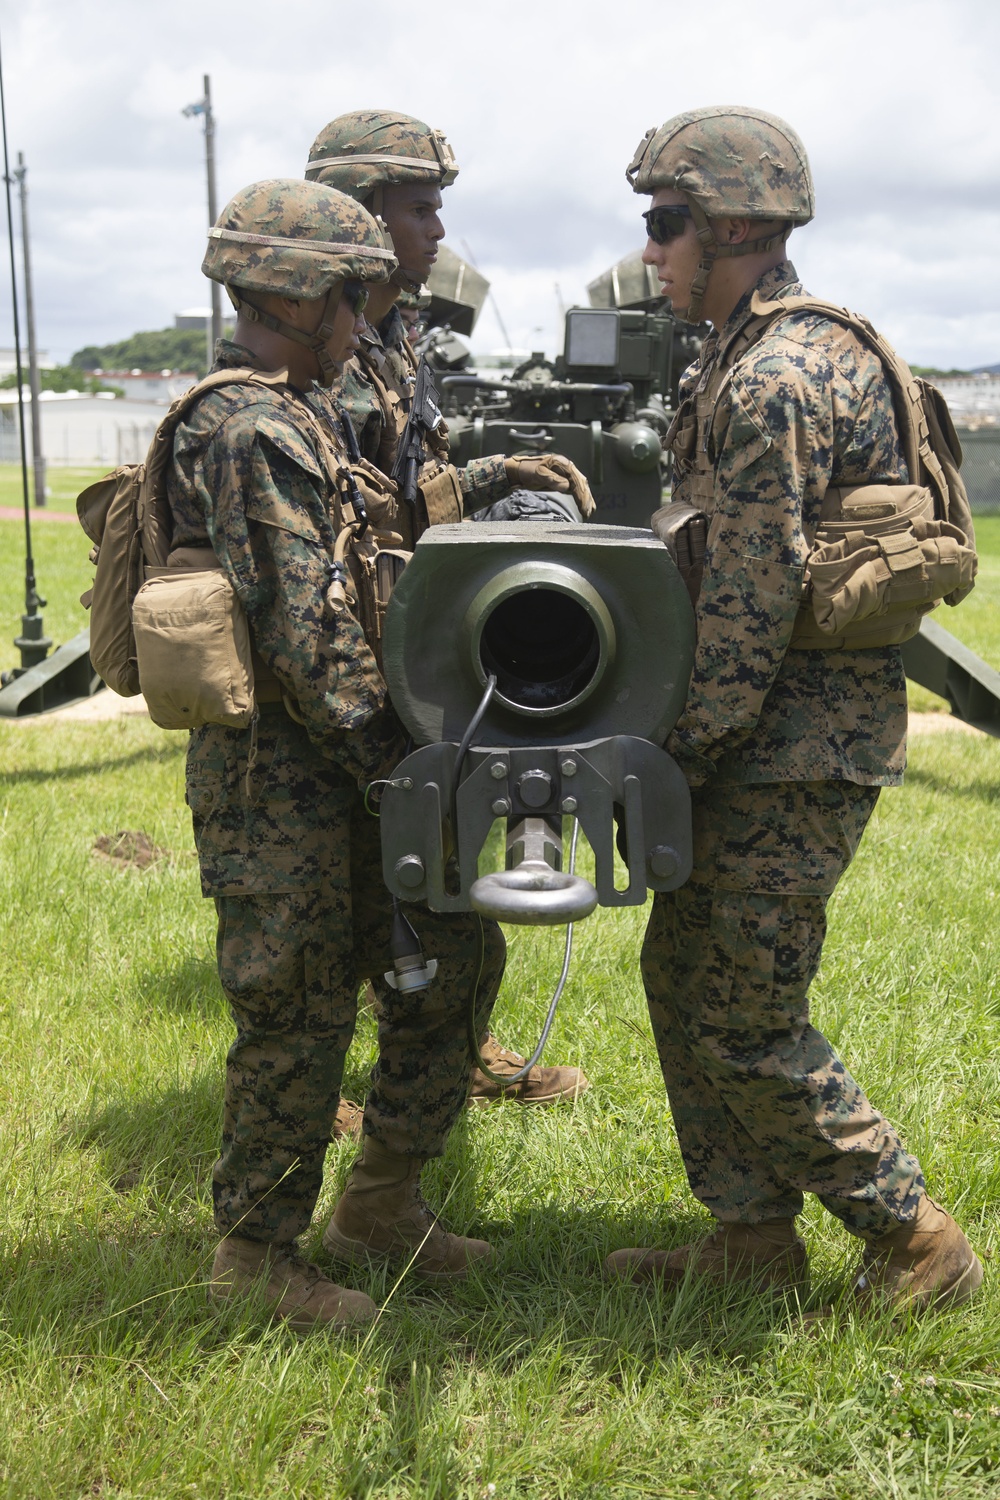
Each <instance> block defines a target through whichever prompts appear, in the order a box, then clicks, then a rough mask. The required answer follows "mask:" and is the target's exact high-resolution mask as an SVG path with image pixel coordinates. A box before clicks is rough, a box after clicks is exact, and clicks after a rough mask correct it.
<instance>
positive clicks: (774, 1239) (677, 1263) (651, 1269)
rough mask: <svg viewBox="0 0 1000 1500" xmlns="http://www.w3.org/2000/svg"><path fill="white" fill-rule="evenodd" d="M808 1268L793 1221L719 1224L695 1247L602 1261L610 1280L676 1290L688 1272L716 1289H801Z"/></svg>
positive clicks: (625, 1254) (627, 1252)
mask: <svg viewBox="0 0 1000 1500" xmlns="http://www.w3.org/2000/svg"><path fill="white" fill-rule="evenodd" d="M807 1269H808V1260H807V1257H806V1247H805V1244H804V1243H803V1241H802V1240H801V1239H800V1238H799V1236H798V1235H797V1234H796V1232H795V1220H794V1219H768V1220H766V1221H765V1223H763V1224H720V1225H719V1227H718V1229H716V1231H715V1232H714V1234H710V1235H709V1236H708V1237H707V1239H704V1240H699V1241H698V1242H697V1243H696V1244H692V1245H680V1246H679V1247H678V1248H677V1249H676V1250H616V1251H615V1252H614V1254H613V1255H609V1256H608V1258H607V1260H606V1261H605V1262H604V1274H605V1276H606V1277H608V1278H609V1279H614V1278H616V1277H617V1278H620V1279H621V1280H623V1281H634V1282H637V1283H641V1282H644V1281H659V1282H661V1283H662V1284H663V1285H664V1286H679V1285H680V1284H681V1282H682V1281H683V1280H684V1278H685V1277H686V1276H687V1275H688V1274H689V1272H693V1273H694V1275H695V1276H704V1277H706V1278H707V1279H708V1280H709V1281H712V1282H716V1283H720V1284H723V1283H732V1282H746V1283H748V1284H750V1285H753V1286H755V1287H757V1288H759V1289H760V1290H761V1291H763V1290H765V1289H771V1290H774V1291H783V1290H785V1288H788V1287H794V1286H800V1285H801V1284H802V1283H803V1282H804V1281H805V1279H806V1275H807Z"/></svg>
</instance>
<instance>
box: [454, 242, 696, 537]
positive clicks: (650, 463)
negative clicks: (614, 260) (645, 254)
mask: <svg viewBox="0 0 1000 1500" xmlns="http://www.w3.org/2000/svg"><path fill="white" fill-rule="evenodd" d="M588 291H589V294H590V300H591V303H592V304H593V305H592V306H591V307H589V308H586V307H574V308H571V309H570V310H569V312H567V314H566V335H565V343H564V352H563V353H562V354H561V355H559V356H558V358H557V359H556V360H554V361H550V360H547V359H546V358H545V356H544V355H543V354H541V353H536V354H532V356H531V358H530V359H528V360H526V361H525V362H524V363H523V364H521V365H519V366H518V367H517V368H516V369H515V370H514V371H513V372H512V374H511V376H510V377H509V378H507V379H503V380H501V379H492V378H490V377H488V376H485V375H483V374H481V373H476V372H474V371H469V372H466V371H455V372H450V371H449V370H448V369H447V368H446V367H445V366H444V365H443V364H442V363H440V362H439V364H438V369H439V370H440V372H441V373H439V375H438V386H439V389H440V392H441V403H442V410H443V412H444V416H445V418H446V420H447V422H448V430H449V434H450V438H451V452H452V460H453V462H454V463H456V464H460V465H461V464H465V463H468V462H469V461H470V459H473V458H479V457H482V456H483V455H484V454H490V453H502V454H504V455H510V454H513V453H524V452H534V453H545V452H552V453H563V454H565V455H566V457H567V458H570V459H572V461H573V462H574V463H575V464H576V466H577V468H579V469H582V471H583V472H584V474H586V476H587V478H588V480H589V481H590V486H591V489H592V490H593V493H594V499H595V500H596V502H597V513H596V515H595V518H594V519H595V520H596V521H598V522H604V523H612V524H615V525H622V526H644V525H645V524H646V523H647V522H648V520H649V517H650V515H651V514H652V512H653V511H654V510H656V509H657V507H658V506H659V505H660V504H661V499H662V492H663V486H664V483H665V482H666V480H667V479H668V478H669V470H668V467H667V459H666V455H665V453H664V448H663V439H664V437H665V436H666V432H667V428H668V426H669V424H670V416H671V414H672V410H673V407H674V405H675V404H676V394H677V381H678V379H679V377H680V373H681V370H682V369H683V367H684V366H685V365H686V364H687V363H689V361H690V360H691V359H692V358H693V357H694V355H695V354H696V353H697V348H698V338H697V330H695V329H692V328H689V327H688V325H686V324H681V323H678V322H677V320H676V319H675V318H674V317H673V315H672V314H671V313H670V311H669V308H668V304H667V303H666V301H665V299H664V298H663V297H661V296H660V295H659V289H658V286H657V285H656V280H655V277H654V276H653V275H652V272H651V271H650V269H649V267H647V266H644V265H643V264H642V262H641V260H640V259H639V257H638V256H630V257H628V259H627V260H625V261H622V262H620V264H619V265H617V266H614V267H612V269H611V270H610V271H608V272H606V273H605V275H604V276H603V277H599V278H598V279H597V280H596V281H594V282H592V283H591V285H590V287H589V288H588Z"/></svg>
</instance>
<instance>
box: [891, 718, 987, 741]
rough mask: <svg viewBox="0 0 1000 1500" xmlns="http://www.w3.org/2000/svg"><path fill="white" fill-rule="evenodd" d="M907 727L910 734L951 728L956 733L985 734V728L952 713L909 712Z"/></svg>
mask: <svg viewBox="0 0 1000 1500" xmlns="http://www.w3.org/2000/svg"><path fill="white" fill-rule="evenodd" d="M909 729H910V733H911V734H945V733H946V732H948V731H949V730H951V731H953V732H955V733H957V734H978V735H980V736H983V735H985V730H982V729H977V728H976V726H975V725H974V724H966V722H965V720H964V719H956V717H955V715H954V714H910V722H909Z"/></svg>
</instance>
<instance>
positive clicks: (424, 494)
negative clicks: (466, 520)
mask: <svg viewBox="0 0 1000 1500" xmlns="http://www.w3.org/2000/svg"><path fill="white" fill-rule="evenodd" d="M419 493H420V496H421V498H422V499H423V502H424V507H425V509H426V511H427V522H428V525H430V526H448V525H453V524H455V523H456V522H458V521H461V519H462V514H463V500H462V486H461V484H460V483H459V480H458V471H457V469H456V468H455V467H454V465H453V464H442V465H441V467H440V468H435V467H433V466H431V465H425V466H424V468H423V469H422V470H421V472H420V489H419Z"/></svg>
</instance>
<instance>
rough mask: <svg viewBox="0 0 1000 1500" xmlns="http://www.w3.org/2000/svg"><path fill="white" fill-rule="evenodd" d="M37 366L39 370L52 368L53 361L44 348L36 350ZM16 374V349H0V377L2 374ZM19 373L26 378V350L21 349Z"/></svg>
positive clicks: (53, 367)
mask: <svg viewBox="0 0 1000 1500" xmlns="http://www.w3.org/2000/svg"><path fill="white" fill-rule="evenodd" d="M38 368H39V369H40V370H54V369H55V361H54V360H52V359H50V358H49V356H48V354H47V353H46V351H45V350H44V349H39V351H38ZM16 374H17V350H16V349H0V378H2V377H3V376H4V375H16ZM21 374H22V375H23V376H24V378H25V380H27V378H28V350H27V348H24V349H22V350H21Z"/></svg>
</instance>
